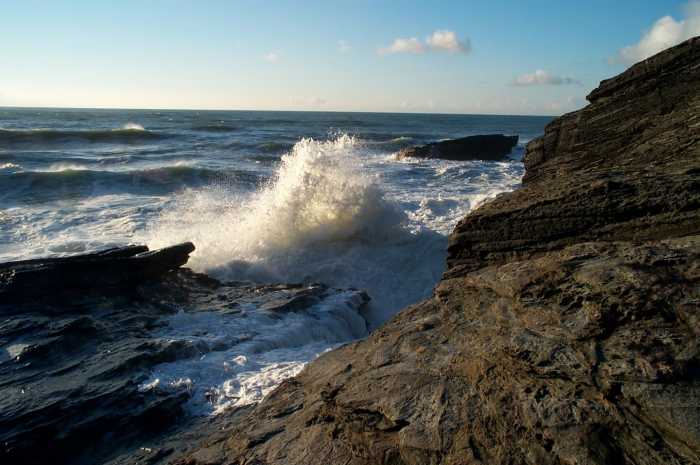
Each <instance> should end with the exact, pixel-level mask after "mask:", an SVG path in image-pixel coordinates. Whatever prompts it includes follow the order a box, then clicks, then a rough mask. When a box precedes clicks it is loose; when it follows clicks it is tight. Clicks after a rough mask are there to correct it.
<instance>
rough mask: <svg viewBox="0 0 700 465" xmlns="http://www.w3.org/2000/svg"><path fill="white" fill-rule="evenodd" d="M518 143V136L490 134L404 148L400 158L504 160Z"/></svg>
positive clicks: (399, 154) (399, 155)
mask: <svg viewBox="0 0 700 465" xmlns="http://www.w3.org/2000/svg"><path fill="white" fill-rule="evenodd" d="M517 144H518V136H504V135H503V134H488V135H480V136H468V137H462V138H460V139H451V140H445V141H442V142H435V143H432V144H428V145H421V146H419V147H413V148H407V149H402V150H401V151H399V153H398V155H397V156H398V158H405V157H417V158H440V159H443V160H458V161H464V160H495V161H500V160H504V159H505V158H506V157H507V156H508V154H509V153H510V152H511V151H512V150H513V147H515V146H516V145H517Z"/></svg>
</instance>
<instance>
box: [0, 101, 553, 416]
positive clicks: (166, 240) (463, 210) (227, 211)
mask: <svg viewBox="0 0 700 465" xmlns="http://www.w3.org/2000/svg"><path fill="white" fill-rule="evenodd" d="M551 119H552V118H550V117H541V116H493V115H444V114H390V113H343V112H268V111H190V110H182V111H170V110H168V111H165V110H90V109H46V108H31V109H30V108H26V109H19V108H0V262H3V261H12V260H18V259H26V258H33V257H43V256H66V255H71V254H78V253H83V252H88V251H95V250H99V249H103V248H107V247H112V246H117V245H125V244H132V243H138V244H146V245H148V246H149V247H150V248H151V249H154V248H158V247H164V246H168V245H173V244H176V243H179V242H183V241H191V242H193V243H194V244H195V247H196V250H195V251H194V253H193V254H192V256H191V258H190V261H189V263H188V264H187V265H186V266H188V267H190V268H191V269H193V270H194V271H197V272H202V273H206V274H208V275H210V276H212V277H214V278H216V279H219V280H222V281H224V282H227V281H235V282H250V283H256V284H270V283H301V284H303V285H312V284H323V285H325V286H328V287H329V288H332V289H337V291H334V293H333V294H332V295H331V296H330V297H329V298H327V299H324V300H323V302H322V303H321V304H319V305H316V306H312V307H311V308H308V309H306V310H304V311H301V312H296V313H294V315H289V317H285V318H279V317H275V318H271V317H269V316H267V315H265V314H264V313H262V312H257V313H256V309H255V306H254V305H252V306H251V307H249V308H248V311H247V313H246V314H245V315H241V314H235V315H232V314H228V313H221V312H213V311H212V312H207V311H202V312H196V313H192V312H188V309H187V308H183V309H178V311H177V312H175V313H172V314H167V315H164V316H163V317H162V322H161V323H162V324H160V325H159V326H158V327H157V329H155V330H153V331H152V332H150V333H148V335H146V336H144V337H147V338H152V339H158V340H168V341H172V340H182V341H190V342H191V341H199V342H202V341H204V342H206V343H209V344H210V347H218V346H216V344H211V341H219V342H220V341H226V340H231V339H232V338H235V337H238V336H240V334H241V333H246V334H253V335H257V336H254V337H253V339H252V340H249V341H248V342H247V343H245V344H233V345H231V344H224V345H223V346H221V345H219V346H220V347H225V349H222V350H218V351H217V350H215V349H211V350H209V351H206V350H205V351H204V352H205V353H204V354H198V355H196V356H190V357H184V358H181V359H178V360H173V361H167V362H164V363H160V364H156V365H154V366H151V367H149V368H148V370H147V372H146V373H145V374H144V375H143V376H142V377H141V378H140V381H139V383H140V384H139V389H140V390H141V391H142V392H145V391H148V390H149V389H156V388H164V387H166V386H174V387H178V386H180V387H181V386H185V387H186V389H187V390H188V392H189V393H190V401H189V404H188V407H187V408H188V411H189V412H190V414H192V415H217V414H219V413H221V412H223V411H225V410H226V409H227V408H231V407H235V406H239V405H244V404H250V403H254V402H257V401H259V400H260V399H261V398H262V397H263V396H264V395H265V394H266V393H268V392H269V391H270V390H271V389H272V388H274V387H275V386H276V385H278V384H279V383H280V382H281V381H282V380H284V379H286V378H287V377H289V376H293V375H295V374H296V373H298V372H299V370H301V369H302V368H303V366H304V365H305V364H306V363H308V362H309V361H310V360H312V359H313V358H315V357H317V356H318V355H319V354H321V353H323V352H324V351H326V350H329V349H331V348H333V347H336V346H337V345H339V344H343V343H346V342H349V341H352V340H354V339H357V338H360V337H364V336H366V334H367V333H368V332H369V331H372V330H373V329H375V328H377V327H379V326H380V325H381V324H382V323H384V322H385V321H387V320H388V319H389V318H391V317H392V316H393V315H395V314H396V313H397V312H398V311H399V310H401V309H402V308H404V307H405V306H407V305H409V304H412V303H415V302H418V301H420V300H421V299H424V298H426V297H429V296H430V295H431V291H432V289H433V286H434V285H435V283H436V282H437V281H438V280H439V279H440V277H441V274H442V272H443V270H444V267H445V258H446V248H447V241H448V235H449V234H450V232H451V230H452V229H453V228H454V226H455V225H456V223H457V222H458V221H459V219H461V218H462V217H464V216H465V215H466V214H467V213H469V212H470V211H471V210H473V209H474V208H476V207H478V206H479V205H480V204H482V203H483V202H487V201H488V200H489V199H492V198H493V197H495V196H496V195H498V194H500V193H502V192H507V191H511V190H513V189H517V188H518V186H519V185H520V182H521V178H522V175H523V165H522V163H521V161H520V160H521V158H522V155H523V151H524V146H525V144H527V142H528V141H530V140H531V139H533V138H535V137H537V136H539V135H540V134H542V133H543V130H544V127H545V125H546V124H547V123H548V122H549V121H551ZM492 133H498V134H501V133H502V134H512V135H515V134H517V135H518V136H519V137H520V139H519V144H518V146H517V147H516V148H515V149H514V150H513V153H512V154H511V155H510V156H509V158H508V159H507V160H505V161H501V162H492V161H491V162H489V161H462V162H459V161H445V160H433V159H430V160H424V159H410V158H407V159H397V157H396V154H397V152H398V151H399V150H400V149H402V148H405V147H410V146H414V145H420V144H425V143H429V142H435V141H441V140H445V139H452V138H457V137H463V136H468V135H475V134H492ZM360 291H361V292H363V293H366V295H368V296H369V298H370V299H371V300H370V302H369V304H365V303H363V301H362V299H358V292H360ZM37 292H41V290H40V289H38V290H37ZM348 313H352V314H353V315H354V316H348ZM328 315H336V316H334V317H329V316H328ZM337 315H342V317H341V316H337ZM341 320H342V321H341ZM339 321H340V323H339ZM341 323H342V324H341ZM13 334H14V333H13ZM17 334H19V333H17ZM22 337H23V336H21V335H20V336H7V337H4V338H2V339H0V361H2V360H3V359H2V357H3V355H2V353H3V352H5V355H6V357H5V360H12V359H15V358H17V357H19V356H20V355H21V353H22V350H24V348H25V347H27V346H28V345H30V343H28V342H26V341H23V340H22ZM256 337H257V339H256ZM256 341H257V342H256ZM261 341H264V343H261ZM205 345H206V344H205ZM212 390H215V391H216V392H218V393H219V394H220V395H218V396H216V400H215V401H212V400H211V399H212V397H211V396H210V395H209V394H207V393H211V392H212Z"/></svg>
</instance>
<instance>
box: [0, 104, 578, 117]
mask: <svg viewBox="0 0 700 465" xmlns="http://www.w3.org/2000/svg"><path fill="white" fill-rule="evenodd" d="M4 109H10V110H115V111H124V110H133V111H205V112H246V111H249V112H261V113H264V112H268V113H359V114H384V115H434V116H529V117H541V118H557V117H558V116H561V115H544V114H542V115H537V114H524V113H520V114H517V113H516V114H513V113H511V114H505V113H444V112H419V111H362V110H262V109H257V110H251V109H213V108H164V107H161V108H138V107H63V106H38V107H37V106H22V105H0V110H4ZM563 114H566V113H562V115H563Z"/></svg>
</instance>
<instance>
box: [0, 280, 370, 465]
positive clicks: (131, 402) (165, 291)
mask: <svg viewBox="0 0 700 465" xmlns="http://www.w3.org/2000/svg"><path fill="white" fill-rule="evenodd" d="M338 292H339V291H338V290H337V289H331V288H328V287H326V286H323V285H299V284H297V285H294V284H274V285H273V284H267V285H255V284H252V283H247V282H231V283H224V282H220V281H218V280H216V279H213V278H211V277H208V276H206V275H203V274H198V273H194V272H192V271H191V270H188V269H186V268H179V269H177V270H174V271H172V272H169V273H166V274H164V275H161V276H160V279H157V280H149V281H143V282H138V283H132V284H130V285H129V286H126V287H121V288H119V289H118V292H114V293H112V294H110V295H108V296H107V295H105V294H103V293H101V292H96V293H79V294H75V295H73V296H72V298H71V299H70V300H57V301H53V302H51V301H40V302H35V301H32V300H30V299H25V300H23V301H22V302H21V303H11V302H8V301H6V300H0V315H3V317H2V318H1V319H0V394H1V395H0V464H8V465H24V464H32V465H44V464H49V463H50V464H78V465H83V464H85V465H88V464H90V465H92V464H96V463H107V462H110V463H114V464H129V465H131V464H134V463H158V462H162V461H163V460H166V459H167V458H168V457H170V455H171V454H173V455H179V453H181V449H183V448H186V447H187V446H188V445H189V444H191V443H193V442H199V441H201V440H202V439H203V438H214V437H219V436H221V434H222V433H221V431H222V428H223V427H224V426H225V425H227V424H228V423H229V422H230V421H233V420H234V419H236V418H237V416H238V415H239V414H241V413H242V412H243V411H246V410H247V409H248V407H243V408H242V409H241V410H240V411H239V410H236V411H232V412H230V413H229V414H227V415H226V416H221V418H218V417H217V418H210V417H193V416H191V415H188V414H187V409H186V408H185V407H184V404H185V403H186V402H188V401H189V400H190V399H191V396H192V395H194V391H192V390H191V389H190V387H188V386H187V385H186V384H185V385H182V386H168V385H167V383H165V382H164V384H163V385H162V386H161V385H158V386H154V387H153V388H149V389H145V388H143V383H145V382H146V381H147V380H148V379H149V376H150V374H151V372H152V370H153V368H154V367H156V366H157V365H159V364H161V363H169V362H175V361H178V360H187V359H192V358H194V359H199V358H201V357H203V356H206V355H209V354H212V355H216V353H217V352H221V351H224V350H227V349H229V348H233V347H236V346H237V345H238V344H241V343H245V342H247V341H249V340H251V339H253V338H255V337H256V336H255V334H238V335H231V337H230V338H226V340H221V341H215V342H211V343H205V342H203V341H201V340H200V341H196V340H195V341H192V340H187V339H171V338H169V337H168V338H165V337H163V335H162V332H161V330H163V329H164V328H166V327H167V325H168V324H169V323H168V320H169V317H170V316H171V315H173V314H175V313H177V312H187V313H191V314H195V313H198V312H206V313H207V314H210V313H212V312H216V313H218V314H220V315H221V316H222V317H223V318H231V319H234V318H247V316H246V315H243V314H240V313H241V312H240V307H243V308H246V309H247V310H246V312H247V313H248V314H250V313H251V312H258V311H259V312H266V313H269V314H271V315H275V316H277V317H279V318H282V317H284V314H285V313H290V312H303V311H305V310H309V308H310V307H311V306H313V305H314V304H317V303H320V302H322V301H323V300H325V299H330V298H332V297H333V296H334V295H336V294H337V293H338ZM360 297H362V299H363V301H364V302H366V301H368V300H369V298H368V297H367V296H365V295H364V294H361V295H360ZM203 388H204V387H203ZM193 389H197V388H196V387H195V388H193ZM229 427H230V426H229ZM217 435H218V436H217ZM144 446H147V447H144Z"/></svg>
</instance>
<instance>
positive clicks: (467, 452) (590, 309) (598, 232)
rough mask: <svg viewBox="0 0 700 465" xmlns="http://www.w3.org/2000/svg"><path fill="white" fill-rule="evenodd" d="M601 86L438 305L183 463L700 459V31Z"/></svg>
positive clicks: (400, 321)
mask: <svg viewBox="0 0 700 465" xmlns="http://www.w3.org/2000/svg"><path fill="white" fill-rule="evenodd" d="M588 98H589V100H590V102H591V104H590V105H589V106H587V107H586V108H584V109H583V110H580V111H577V112H574V113H571V114H568V115H565V116H563V117H561V118H559V119H557V120H555V121H554V122H552V123H551V124H550V125H549V126H548V127H547V128H546V131H545V134H544V136H543V137H542V138H541V139H539V140H536V141H533V142H532V143H531V144H530V145H529V146H528V151H527V154H526V157H525V163H526V168H527V174H526V176H525V180H524V185H523V187H522V188H521V189H519V190H518V191H516V192H513V193H510V194H506V195H502V196H500V197H498V198H497V199H495V200H494V201H493V202H491V203H489V204H487V205H485V206H483V207H482V208H480V209H479V210H477V211H476V212H474V213H473V214H471V215H469V216H468V217H466V218H465V219H464V220H463V221H462V222H461V223H460V224H459V225H458V226H457V228H456V229H455V231H454V233H453V235H452V237H451V240H450V250H449V252H450V256H449V260H448V271H447V272H446V274H445V277H444V279H443V280H442V281H441V282H440V283H439V285H438V286H437V287H436V289H435V292H434V296H433V297H432V298H431V299H429V300H427V301H424V302H422V303H419V304H417V305H414V306H412V307H409V308H407V309H405V310H404V311H403V312H401V313H400V314H399V315H397V316H396V317H395V318H394V319H393V320H391V321H390V322H389V323H388V324H386V325H385V326H384V327H382V328H381V329H379V330H377V331H376V332H375V333H373V334H372V335H371V336H370V337H369V338H368V339H366V340H363V341H360V342H358V343H355V344H351V345H348V346H345V347H342V348H340V349H338V350H335V351H332V352H330V353H327V354H325V355H323V356H322V357H320V358H319V359H318V360H317V361H315V362H313V363H311V364H310V365H309V366H308V367H307V368H306V369H305V370H304V371H303V372H302V374H301V375H299V376H298V377H296V378H294V379H291V380H289V381H287V382H285V383H284V384H283V385H282V386H280V387H279V388H278V389H277V390H276V391H275V392H274V393H273V394H272V395H270V396H269V397H268V398H267V399H266V400H265V401H263V402H262V403H261V404H259V405H258V406H257V407H256V408H255V409H253V410H252V411H251V412H250V413H248V414H247V415H246V416H245V417H244V419H243V420H242V421H241V422H239V423H236V426H234V427H232V428H231V429H230V430H227V431H225V432H224V433H223V434H222V436H221V437H219V438H218V439H216V438H212V440H211V441H210V442H209V443H208V444H205V445H202V446H199V447H198V448H197V449H196V450H195V451H194V452H192V453H191V455H189V456H188V457H187V458H184V459H182V463H230V464H280V465H281V464H299V465H302V464H303V465H309V464H353V465H370V464H395V465H399V464H405V465H408V464H411V465H414V464H415V465H419V464H421V465H422V464H438V463H440V464H455V465H456V464H478V463H489V464H497V463H499V464H500V463H510V464H533V465H535V464H537V465H542V464H581V465H582V464H622V463H634V464H658V463H669V464H672V463H700V339H699V338H698V336H700V143H699V142H700V39H697V38H696V39H691V40H690V41H688V42H686V43H684V44H681V45H679V46H677V47H674V48H673V49H670V50H667V51H665V52H662V53H661V54H659V55H657V56H655V57H653V58H651V59H649V60H647V61H645V62H642V63H640V64H638V65H636V66H634V67H632V68H630V69H629V70H627V71H626V72H625V73H623V74H622V75H620V76H618V77H616V78H614V79H611V80H607V81H604V82H603V83H602V84H601V86H600V87H599V88H598V89H596V90H595V91H593V92H592V93H591V94H590V95H589V97H588Z"/></svg>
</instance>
